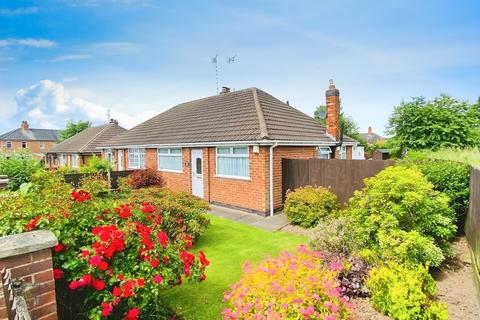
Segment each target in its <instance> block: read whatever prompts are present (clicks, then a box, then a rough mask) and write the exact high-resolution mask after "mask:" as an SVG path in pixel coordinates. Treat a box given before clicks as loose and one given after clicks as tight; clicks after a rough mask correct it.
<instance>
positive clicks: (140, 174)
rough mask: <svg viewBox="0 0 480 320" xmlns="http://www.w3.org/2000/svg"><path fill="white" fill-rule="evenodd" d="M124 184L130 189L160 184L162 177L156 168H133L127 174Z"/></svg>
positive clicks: (158, 185)
mask: <svg viewBox="0 0 480 320" xmlns="http://www.w3.org/2000/svg"><path fill="white" fill-rule="evenodd" d="M126 184H127V185H128V186H129V187H131V188H132V189H140V188H146V187H153V186H157V187H160V186H161V185H162V178H161V177H160V174H159V173H158V171H157V170H155V169H152V168H147V169H141V170H135V171H134V172H132V174H130V176H128V178H127V180H126Z"/></svg>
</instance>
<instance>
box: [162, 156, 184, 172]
mask: <svg viewBox="0 0 480 320" xmlns="http://www.w3.org/2000/svg"><path fill="white" fill-rule="evenodd" d="M158 168H159V169H160V170H174V171H182V157H180V156H170V155H161V156H159V157H158Z"/></svg>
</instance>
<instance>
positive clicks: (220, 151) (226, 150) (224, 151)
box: [217, 148, 230, 154]
mask: <svg viewBox="0 0 480 320" xmlns="http://www.w3.org/2000/svg"><path fill="white" fill-rule="evenodd" d="M217 153H218V154H229V153H230V148H217Z"/></svg>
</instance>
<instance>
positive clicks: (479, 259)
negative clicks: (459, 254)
mask: <svg viewBox="0 0 480 320" xmlns="http://www.w3.org/2000/svg"><path fill="white" fill-rule="evenodd" d="M465 235H466V236H467V240H468V244H469V246H470V249H471V250H472V255H473V259H474V261H473V264H474V267H475V271H476V272H475V276H476V277H475V279H476V280H477V284H478V283H479V281H480V280H479V271H480V168H474V167H472V168H470V203H469V207H468V215H467V219H466V222H465Z"/></svg>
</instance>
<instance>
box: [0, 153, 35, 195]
mask: <svg viewBox="0 0 480 320" xmlns="http://www.w3.org/2000/svg"><path fill="white" fill-rule="evenodd" d="M41 168H42V166H41V163H40V161H38V160H37V159H35V158H34V157H33V155H32V154H30V153H25V152H22V153H15V154H12V155H10V157H9V158H7V157H5V156H3V155H1V154H0V175H7V176H8V189H10V190H13V191H14V190H17V189H18V188H19V187H20V185H21V184H22V183H27V182H30V180H31V177H32V175H33V174H34V173H35V172H36V171H37V170H40V169H41Z"/></svg>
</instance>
